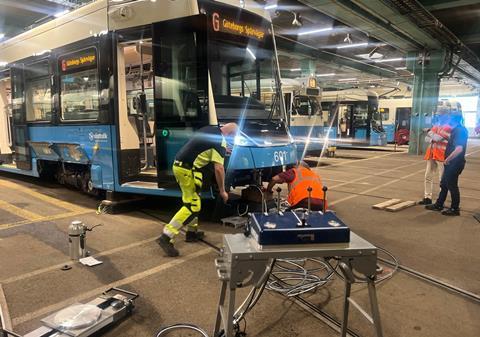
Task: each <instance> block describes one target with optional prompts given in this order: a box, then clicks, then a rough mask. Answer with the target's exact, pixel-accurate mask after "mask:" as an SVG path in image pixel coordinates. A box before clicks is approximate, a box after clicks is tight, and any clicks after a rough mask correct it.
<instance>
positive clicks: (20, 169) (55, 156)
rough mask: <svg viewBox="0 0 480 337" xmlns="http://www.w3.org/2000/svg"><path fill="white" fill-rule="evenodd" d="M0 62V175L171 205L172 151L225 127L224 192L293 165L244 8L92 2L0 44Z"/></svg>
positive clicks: (260, 35)
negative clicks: (228, 126) (159, 198)
mask: <svg viewBox="0 0 480 337" xmlns="http://www.w3.org/2000/svg"><path fill="white" fill-rule="evenodd" d="M0 62H1V63H0V64H2V65H3V68H0V128H1V130H0V171H6V172H13V173H18V174H23V175H30V176H35V177H41V176H51V177H55V178H56V179H58V180H59V181H60V182H61V183H64V184H69V185H74V186H76V187H78V188H80V189H82V190H84V191H87V192H91V193H96V192H98V191H113V192H127V193H139V194H152V195H165V196H178V195H180V193H179V190H178V187H177V185H176V183H175V180H174V177H173V174H172V172H171V167H172V163H173V160H174V158H175V155H176V153H177V151H178V150H179V149H180V148H181V146H182V145H183V144H184V143H185V142H186V141H187V140H188V139H189V138H191V136H192V134H193V133H194V132H195V130H196V129H198V128H200V127H203V126H205V125H221V124H223V123H227V122H232V121H233V122H237V123H238V124H239V125H240V131H239V133H238V135H237V136H236V137H235V138H234V139H230V140H227V141H228V142H229V143H230V144H231V147H232V153H231V155H230V156H229V158H227V164H226V167H227V187H235V186H245V185H248V184H252V183H257V184H258V183H259V182H261V181H265V180H268V179H269V178H270V177H271V176H272V175H273V174H276V173H278V172H280V171H281V170H282V168H283V167H284V166H285V165H288V164H293V163H295V162H296V159H297V155H296V145H295V144H294V142H293V138H292V137H291V135H290V133H289V130H288V125H287V123H286V112H285V107H284V104H283V101H282V100H283V95H282V94H281V81H280V72H279V65H278V59H277V53H276V47H275V40H274V32H273V27H272V24H271V20H270V18H269V15H268V13H267V12H266V11H265V10H264V9H263V8H260V7H259V6H258V4H257V3H256V2H254V1H248V0H247V1H244V5H243V6H239V2H238V1H233V0H219V1H214V0H198V1H197V0H176V1H156V2H150V1H118V0H116V1H107V0H99V1H95V2H93V3H90V4H88V5H85V6H83V7H81V8H79V9H77V10H75V11H73V12H71V13H68V14H66V15H64V16H62V17H60V18H57V19H54V20H52V21H49V22H47V23H45V24H43V25H41V26H38V27H35V28H33V29H31V30H30V31H28V32H25V33H23V34H20V35H18V36H16V37H14V38H12V39H10V40H8V41H5V42H2V43H1V44H0ZM265 79H268V81H269V82H270V83H269V85H270V87H271V90H272V91H273V93H274V96H275V97H278V98H279V99H277V100H276V102H274V104H264V103H263V102H262V99H261V97H262V88H261V87H262V86H261V83H262V81H265ZM235 88H240V89H239V90H237V89H235Z"/></svg>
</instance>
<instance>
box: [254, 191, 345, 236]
mask: <svg viewBox="0 0 480 337" xmlns="http://www.w3.org/2000/svg"><path fill="white" fill-rule="evenodd" d="M327 190H328V189H327V187H324V188H323V191H324V200H323V212H320V211H311V209H310V205H311V200H310V199H311V192H312V188H311V187H309V188H308V208H307V209H294V210H291V211H285V212H282V211H281V210H280V192H281V189H280V188H277V193H278V197H277V203H278V204H277V212H270V213H268V212H266V211H262V212H254V213H250V214H249V221H248V223H247V228H246V232H245V234H246V235H247V236H250V235H251V236H252V237H253V238H255V240H256V241H257V242H258V244H259V245H282V244H304V243H342V242H350V229H349V228H348V226H347V225H346V224H345V223H344V222H343V221H342V220H340V219H339V218H338V217H337V216H336V215H335V214H334V213H333V212H331V211H327V210H326V209H325V207H326V206H325V205H326V197H325V196H326V193H327Z"/></svg>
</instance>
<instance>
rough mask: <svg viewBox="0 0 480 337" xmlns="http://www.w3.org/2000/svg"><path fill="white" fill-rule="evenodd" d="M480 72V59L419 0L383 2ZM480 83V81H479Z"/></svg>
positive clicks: (385, 0) (384, 0) (387, 0)
mask: <svg viewBox="0 0 480 337" xmlns="http://www.w3.org/2000/svg"><path fill="white" fill-rule="evenodd" d="M382 1H383V2H384V3H385V4H387V5H389V6H390V7H391V8H393V9H395V10H396V11H398V12H399V13H400V14H402V15H404V16H406V17H408V18H409V19H410V20H411V21H412V22H414V23H416V24H417V25H418V27H419V28H422V29H423V30H424V31H426V32H427V33H429V34H430V35H431V36H432V37H434V38H436V39H438V40H439V41H440V42H442V43H443V44H445V45H448V46H449V47H450V48H451V50H452V51H453V52H454V53H455V54H457V55H459V56H461V58H462V59H464V60H465V61H466V62H467V63H469V64H470V65H472V66H473V67H474V68H476V69H477V70H479V71H480V58H479V57H478V56H477V55H476V54H475V53H474V52H473V51H472V50H471V49H470V48H468V47H467V46H466V45H465V44H464V43H463V42H462V41H461V40H460V39H459V38H458V37H457V36H456V35H455V34H454V33H452V31H450V30H449V29H448V28H447V27H445V26H444V25H443V24H442V23H441V22H440V21H439V20H438V19H437V18H436V17H435V16H434V15H433V14H432V13H430V12H429V11H428V10H427V9H426V8H425V7H423V5H422V4H421V3H419V2H418V1H417V0H382ZM477 81H478V80H477Z"/></svg>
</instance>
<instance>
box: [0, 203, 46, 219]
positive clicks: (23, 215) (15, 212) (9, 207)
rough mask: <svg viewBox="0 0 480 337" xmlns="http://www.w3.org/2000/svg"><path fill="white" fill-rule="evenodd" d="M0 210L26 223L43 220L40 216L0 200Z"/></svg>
mask: <svg viewBox="0 0 480 337" xmlns="http://www.w3.org/2000/svg"><path fill="white" fill-rule="evenodd" d="M0 209H2V210H4V211H7V212H8V213H11V214H13V215H17V216H19V217H21V218H24V219H26V220H28V221H38V220H40V219H42V218H43V216H42V215H40V214H36V213H33V212H30V211H27V210H26V209H23V208H20V207H17V206H15V205H12V204H11V203H8V202H6V201H3V200H0Z"/></svg>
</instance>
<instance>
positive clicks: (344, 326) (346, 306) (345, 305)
mask: <svg viewBox="0 0 480 337" xmlns="http://www.w3.org/2000/svg"><path fill="white" fill-rule="evenodd" d="M351 289H352V284H351V283H350V282H348V281H347V280H345V294H344V296H343V321H342V335H341V336H342V337H346V336H347V330H348V313H349V310H350V301H349V300H348V298H349V297H350V291H351Z"/></svg>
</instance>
